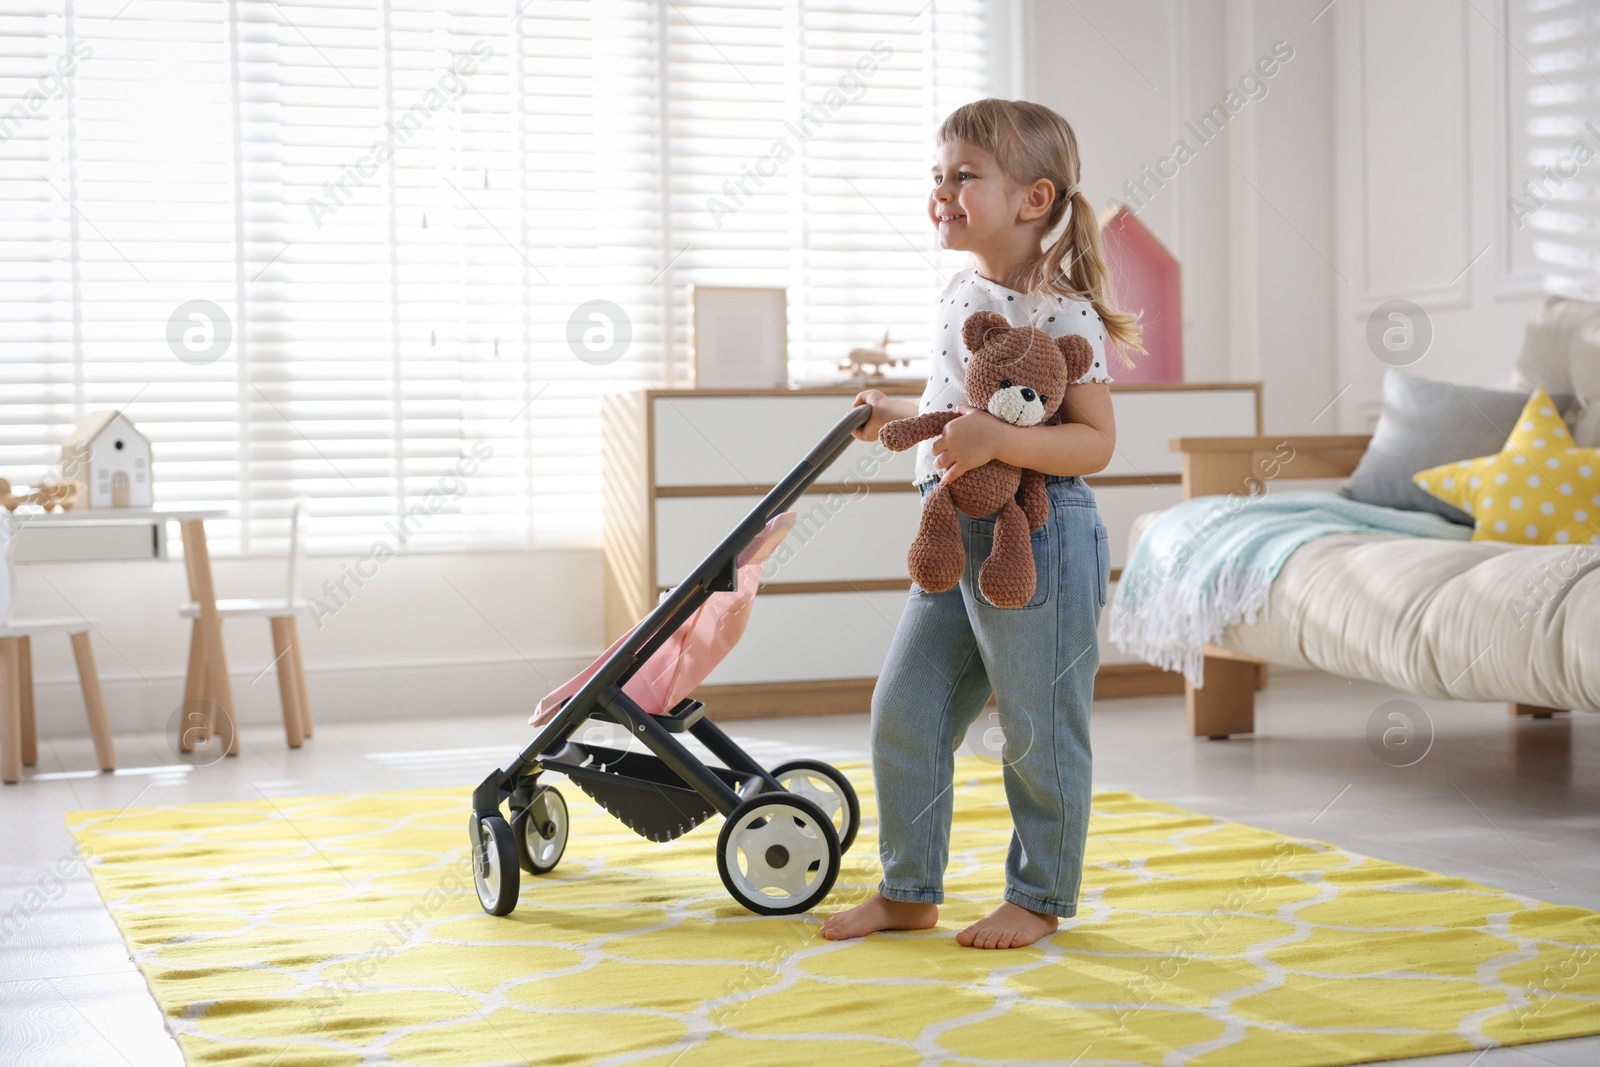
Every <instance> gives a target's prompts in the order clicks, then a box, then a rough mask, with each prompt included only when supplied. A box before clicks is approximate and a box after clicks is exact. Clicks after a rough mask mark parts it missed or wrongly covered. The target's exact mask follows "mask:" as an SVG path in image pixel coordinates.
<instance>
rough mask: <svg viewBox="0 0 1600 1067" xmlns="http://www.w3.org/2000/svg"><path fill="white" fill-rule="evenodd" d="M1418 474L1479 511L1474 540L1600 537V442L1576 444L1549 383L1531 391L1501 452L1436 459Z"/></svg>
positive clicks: (1428, 486)
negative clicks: (1437, 462)
mask: <svg viewBox="0 0 1600 1067" xmlns="http://www.w3.org/2000/svg"><path fill="white" fill-rule="evenodd" d="M1411 480H1412V481H1413V482H1415V483H1416V484H1417V486H1418V487H1419V488H1421V489H1423V490H1425V491H1426V492H1428V493H1431V494H1432V495H1433V496H1436V497H1438V498H1439V499H1440V500H1443V501H1444V502H1445V503H1447V504H1454V505H1455V506H1456V507H1458V508H1460V509H1461V510H1462V511H1465V512H1466V513H1467V514H1469V515H1471V516H1472V517H1473V520H1474V521H1475V522H1476V524H1477V525H1476V528H1475V529H1474V530H1473V531H1472V539H1473V540H1474V541H1512V542H1515V543H1517V544H1524V545H1528V544H1532V545H1562V544H1569V543H1579V544H1596V545H1600V449H1593V448H1575V447H1573V444H1572V435H1571V434H1570V433H1568V432H1567V425H1566V423H1564V422H1562V421H1561V413H1560V412H1559V411H1557V410H1556V405H1555V403H1554V402H1553V401H1552V400H1551V399H1550V394H1548V393H1546V392H1545V391H1544V390H1543V389H1536V390H1535V391H1534V394H1533V395H1532V396H1531V397H1529V398H1528V403H1527V406H1525V407H1524V408H1523V409H1522V415H1521V416H1520V417H1519V418H1518V419H1517V428H1516V429H1515V430H1513V431H1511V436H1510V437H1508V438H1506V443H1505V447H1504V448H1502V449H1501V450H1500V451H1499V452H1497V453H1495V454H1494V455H1492V456H1479V457H1477V458H1476V459H1463V460H1458V461H1456V462H1454V463H1446V464H1444V465H1443V466H1441V467H1430V468H1429V469H1427V470H1425V471H1418V472H1417V473H1416V474H1414V475H1412V476H1411Z"/></svg>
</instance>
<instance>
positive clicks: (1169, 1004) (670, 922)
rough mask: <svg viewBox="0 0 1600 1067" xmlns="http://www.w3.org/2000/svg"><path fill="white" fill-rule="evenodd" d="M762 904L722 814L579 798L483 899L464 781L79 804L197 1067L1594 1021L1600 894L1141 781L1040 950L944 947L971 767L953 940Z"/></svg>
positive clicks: (724, 1053)
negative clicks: (1257, 821)
mask: <svg viewBox="0 0 1600 1067" xmlns="http://www.w3.org/2000/svg"><path fill="white" fill-rule="evenodd" d="M851 777H852V779H853V780H854V781H855V783H856V784H857V786H858V788H859V789H860V791H861V793H862V809H863V816H864V817H866V819H867V823H866V826H865V827H864V828H863V830H862V833H861V839H860V841H859V842H858V843H857V844H856V846H855V847H854V849H852V851H851V853H850V855H849V856H847V857H846V862H845V868H844V871H843V872H842V874H841V877H840V880H839V883H838V887H837V888H836V889H835V890H834V893H833V896H832V897H831V898H830V899H829V900H828V901H827V902H826V903H825V904H824V905H823V906H822V907H820V908H819V909H817V912H816V913H814V914H812V915H808V916H800V917H789V918H761V917H758V916H754V915H752V914H750V913H749V912H747V911H745V910H744V909H742V908H740V907H739V906H738V905H736V904H735V903H734V902H733V900H732V899H731V898H730V897H728V895H727V894H726V892H725V891H724V890H723V888H722V884H721V882H720V881H719V880H718V878H717V874H716V864H715V861H714V858H713V846H714V843H715V840H716V831H717V829H718V827H719V825H720V824H719V823H718V822H717V821H716V820H713V821H712V822H711V823H709V824H707V825H706V826H702V827H701V828H700V829H698V830H696V831H695V832H694V833H692V834H690V835H689V836H687V837H685V838H683V839H681V840H679V841H677V842H674V843H671V844H666V845H655V844H651V843H649V842H646V841H644V840H642V839H640V838H638V837H635V836H634V835H633V834H632V833H630V832H629V831H627V830H625V829H623V828H622V827H621V826H620V825H619V824H618V823H617V822H616V821H614V820H613V819H612V818H611V817H610V816H609V815H606V814H605V813H604V812H603V811H600V810H599V809H598V808H596V807H595V806H594V805H593V804H591V803H589V802H588V800H587V798H585V797H584V796H583V795H582V794H581V793H579V792H578V790H577V789H575V788H571V787H564V788H563V792H564V793H565V794H566V797H567V800H568V803H569V805H570V806H571V814H572V838H571V843H570V845H569V846H568V848H567V854H566V858H565V859H564V860H563V861H562V863H561V866H560V867H559V868H557V870H556V871H555V872H554V873H553V874H551V875H547V876H545V877H543V878H539V879H533V878H527V877H525V878H524V881H523V890H522V901H521V903H520V904H519V905H518V907H517V910H516V912H515V913H513V915H512V916H511V917H509V918H506V919H494V918H490V917H488V916H486V915H484V914H483V913H482V911H481V910H480V909H479V907H478V902H477V898H476V896H475V895H474V893H473V889H472V879H471V876H470V868H469V866H468V864H467V860H466V854H467V835H466V822H467V820H466V813H467V792H466V791H465V790H418V791H412V792H399V793H377V794H365V795H353V796H332V797H307V798H300V799H294V800H273V801H267V800H261V801H254V802H248V803H238V804H203V805H186V806H180V807H166V808H145V809H133V810H129V811H124V812H122V813H120V814H118V813H116V812H112V811H104V812H78V813H74V814H73V815H71V816H69V822H70V824H71V826H72V829H73V831H74V833H75V834H76V835H77V837H78V840H79V841H80V842H81V844H82V846H83V849H84V851H85V853H86V854H87V855H89V856H90V857H91V860H90V867H91V869H92V871H93V873H94V878H95V881H96V883H97V884H98V886H99V889H100V893H101V895H102V896H103V897H104V899H105V901H106V903H107V905H108V906H109V907H110V909H111V913H112V915H113V916H114V917H115V919H116V921H117V923H118V925H119V926H120V927H121V929H122V932H123V934H124V936H125V937H126V938H127V942H128V947H129V951H130V952H131V953H132V955H133V958H134V960H135V961H136V962H137V963H138V965H139V967H140V969H141V970H142V971H143V972H144V974H145V976H146V977H147V979H148V980H149V983H150V988H151V989H152V990H153V991H154V993H155V996H156V999H157V1001H158V1002H159V1004H160V1006H161V1009H162V1011H163V1012H164V1013H165V1015H166V1018H167V1022H168V1025H169V1026H170V1027H171V1029H172V1030H173V1032H174V1033H175V1034H176V1035H177V1040H178V1042H179V1044H180V1045H181V1046H182V1049H183V1052H184V1055H185V1057H187V1060H188V1062H189V1063H190V1064H212V1063H227V1064H238V1065H250V1067H310V1065H317V1067H325V1065H330V1067H331V1065H345V1064H372V1063H384V1064H388V1063H396V1064H426V1065H434V1064H439V1065H445V1064H451V1065H455V1064H579V1063H584V1064H587V1063H599V1064H616V1065H621V1064H630V1065H640V1067H668V1065H674V1067H694V1065H712V1064H716V1065H719V1067H720V1065H722V1064H727V1063H748V1064H797V1065H798V1064H804V1065H806V1067H812V1065H816V1064H824V1065H828V1067H844V1065H847V1064H860V1065H864V1067H882V1065H900V1064H904V1065H907V1067H910V1065H914V1064H922V1063H964V1064H985V1065H998V1064H1011V1063H1018V1062H1023V1061H1026V1062H1028V1063H1032V1064H1043V1063H1060V1064H1074V1065H1077V1067H1090V1065H1094V1064H1153V1065H1154V1064H1163V1065H1174V1064H1187V1065H1193V1067H1200V1065H1205V1064H1217V1065H1229V1067H1235V1065H1254V1064H1259V1065H1262V1067H1293V1065H1297V1064H1308V1065H1309V1064H1326V1065H1332V1064H1345V1063H1359V1062H1365V1061H1371V1060H1380V1059H1389V1058H1395V1057H1402V1056H1419V1055H1426V1054H1430V1053H1443V1052H1455V1051H1462V1050H1466V1049H1471V1048H1473V1047H1481V1046H1488V1045H1493V1044H1519V1043H1523V1042H1529V1041H1542V1040H1549V1039H1551V1038H1558V1037H1573V1036H1578V1035H1582V1034H1593V1033H1596V1032H1600V959H1597V958H1596V957H1597V955H1600V914H1596V913H1594V912H1589V911H1585V910H1583V909H1581V908H1574V907H1557V906H1552V905H1547V904H1541V903H1539V902H1536V901H1533V900H1530V899H1528V898H1526V897H1520V896H1517V895H1514V894H1511V893H1503V892H1500V891H1498V890H1493V889H1488V888H1485V887H1483V886H1481V885H1476V884H1474V883H1472V882H1467V881H1463V880H1461V879H1457V878H1446V877H1443V876H1441V875H1438V874H1433V873H1430V872H1428V871H1423V870H1417V869H1414V868H1409V867H1402V866H1398V865H1396V864H1392V863H1385V862H1382V861H1379V860H1374V859H1368V858H1366V857H1363V856H1358V855H1355V854H1352V853H1349V852H1345V851H1343V850H1341V849H1337V848H1334V847H1332V846H1330V845H1326V844H1322V843H1319V842H1316V841H1308V840H1300V839H1291V838H1286V837H1282V836H1279V835H1277V834H1272V833H1267V832H1265V831H1262V830H1255V829H1251V828H1250V827H1246V826H1241V825H1239V824H1237V823H1230V822H1227V821H1225V820H1222V819H1213V818H1209V817H1207V816H1204V815H1196V814H1193V813H1191V812H1187V811H1183V810H1181V809H1178V808H1174V807H1170V806H1168V805H1165V804H1158V803H1153V802H1151V801H1148V800H1143V799H1141V798H1139V797H1136V796H1131V795H1128V794H1125V793H1100V794H1097V795H1096V797H1095V803H1094V820H1093V825H1092V828H1091V832H1090V837H1089V852H1088V859H1087V869H1086V871H1085V878H1084V891H1083V895H1082V905H1081V907H1080V911H1079V914H1078V917H1077V918H1076V919H1075V920H1071V921H1068V922H1066V923H1064V924H1063V927H1062V930H1061V932H1060V933H1058V934H1057V935H1056V936H1055V937H1054V938H1053V939H1051V940H1050V941H1049V942H1048V943H1046V944H1045V945H1044V946H1042V947H1041V946H1033V947H1031V948H1027V949H1021V950H1014V951H1011V952H980V951H976V950H972V949H963V948H960V947H959V946H957V945H956V944H955V942H954V940H952V935H953V933H954V932H955V931H956V930H958V929H960V928H961V926H963V925H965V924H966V923H968V922H970V921H972V920H973V919H975V918H977V917H978V916H979V915H981V914H982V913H983V912H984V911H986V910H987V909H988V907H989V906H990V905H991V904H992V902H993V901H994V900H995V899H996V898H997V897H998V896H999V893H1000V890H1001V881H1002V872H1001V865H1002V863H1003V861H1004V856H1005V849H1006V842H1007V838H1008V834H1009V830H1010V821H1009V817H1008V815H1007V811H1006V807H1005V796H1004V792H1003V790H1002V788H1001V784H1000V774H999V771H998V769H997V768H995V767H993V766H991V765H990V764H987V763H983V762H979V761H976V760H971V759H968V760H966V761H964V762H963V763H961V764H960V765H959V766H958V773H957V783H958V792H957V796H956V828H955V834H954V838H953V840H952V842H951V849H952V858H951V864H950V872H949V878H948V881H947V885H946V889H947V892H948V893H949V894H950V900H949V901H947V903H946V905H945V908H944V910H943V915H942V919H943V921H942V923H941V925H940V927H939V928H938V929H936V930H933V931H929V932H927V933H919V934H901V935H878V936H874V937H871V938H868V939H866V940H865V941H853V942H829V941H824V940H822V939H821V938H820V937H819V936H818V934H817V926H818V924H819V923H820V921H821V919H820V916H822V915H825V914H827V913H829V912H832V911H834V910H835V909H836V908H837V907H839V906H841V905H843V904H847V903H849V902H851V901H853V900H859V899H861V898H862V897H863V896H864V895H865V894H866V893H867V892H868V891H869V890H870V889H871V887H872V886H873V885H874V883H875V881H876V878H877V874H878V870H877V862H876V842H875V840H874V838H873V832H872V830H873V823H872V821H871V816H872V814H873V811H874V809H873V805H872V798H871V791H870V785H871V775H870V774H869V773H868V772H867V770H866V769H864V768H859V767H857V768H853V769H852V771H851Z"/></svg>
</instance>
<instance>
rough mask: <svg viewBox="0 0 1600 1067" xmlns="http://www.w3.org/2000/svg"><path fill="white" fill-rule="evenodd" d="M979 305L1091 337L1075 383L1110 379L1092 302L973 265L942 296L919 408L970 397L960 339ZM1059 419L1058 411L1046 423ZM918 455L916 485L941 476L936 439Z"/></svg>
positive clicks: (1057, 331)
mask: <svg viewBox="0 0 1600 1067" xmlns="http://www.w3.org/2000/svg"><path fill="white" fill-rule="evenodd" d="M979 311H996V312H999V313H1000V314H1002V315H1004V316H1005V317H1006V321H1008V322H1010V323H1011V325H1013V326H1028V325H1032V326H1035V327H1037V328H1038V329H1039V330H1041V331H1043V332H1044V333H1047V334H1049V335H1050V336H1051V337H1065V336H1067V335H1068V334H1074V333H1075V334H1079V335H1081V336H1083V337H1085V338H1087V339H1088V341H1089V345H1090V347H1091V348H1093V349H1094V362H1093V364H1092V365H1091V366H1090V367H1089V371H1088V373H1086V374H1085V375H1084V376H1083V377H1082V378H1079V379H1078V380H1077V381H1076V382H1073V383H1071V384H1073V385H1081V384H1083V383H1085V382H1109V381H1111V380H1112V378H1111V375H1110V374H1109V373H1107V370H1106V330H1105V324H1104V323H1102V322H1101V321H1100V316H1099V314H1098V313H1097V312H1096V311H1095V309H1094V307H1093V306H1092V305H1090V304H1089V303H1088V302H1086V301H1082V300H1074V299H1073V298H1071V297H1066V296H1059V295H1057V294H1054V293H1051V294H1046V295H1044V296H1033V297H1029V296H1027V295H1025V294H1023V293H1019V292H1017V291H1016V290H1015V289H1007V288H1006V287H1005V286H1003V285H999V284H997V283H995V282H991V281H989V280H988V279H987V278H983V277H980V276H979V275H978V272H977V270H976V269H974V268H971V267H969V268H967V269H966V270H964V271H962V272H961V273H959V274H957V275H956V276H955V277H954V278H951V279H950V284H949V285H947V286H945V290H944V292H943V293H942V294H940V296H939V307H938V310H937V312H936V313H935V315H934V324H933V351H932V362H931V364H930V365H931V367H932V373H931V374H929V375H928V383H927V385H925V386H924V387H923V389H922V400H921V401H920V402H919V403H918V405H917V413H918V414H924V413H926V412H929V411H953V410H955V408H956V406H957V405H958V404H965V403H966V402H967V393H966V383H967V361H968V360H969V359H971V358H972V353H971V352H968V351H967V346H966V344H965V343H964V342H963V341H962V340H961V326H962V324H963V323H965V322H966V321H967V318H968V316H970V315H972V314H974V313H976V312H979ZM1059 421H1060V416H1059V414H1057V415H1055V416H1052V417H1051V418H1050V419H1049V420H1048V422H1047V425H1048V424H1049V423H1055V422H1059ZM916 458H917V463H916V474H915V476H914V477H913V479H912V483H913V484H914V485H921V484H922V483H923V482H926V481H930V480H933V479H936V478H938V477H939V468H938V467H936V466H935V465H934V462H933V441H932V440H928V441H923V442H921V443H920V444H918V445H917V457H916Z"/></svg>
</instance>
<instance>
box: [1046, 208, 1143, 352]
mask: <svg viewBox="0 0 1600 1067" xmlns="http://www.w3.org/2000/svg"><path fill="white" fill-rule="evenodd" d="M1068 193H1069V195H1068V196H1067V198H1066V210H1067V212H1068V215H1067V225H1066V227H1065V228H1064V229H1063V230H1062V231H1061V236H1059V237H1057V238H1056V240H1055V243H1054V244H1052V245H1051V246H1050V248H1049V249H1048V250H1047V251H1046V252H1045V254H1044V258H1043V259H1041V260H1040V262H1039V270H1038V272H1037V278H1036V279H1030V281H1035V282H1036V284H1037V285H1039V287H1041V288H1045V287H1047V288H1049V289H1053V290H1055V291H1056V292H1059V293H1062V294H1064V295H1067V296H1074V297H1077V298H1079V299H1081V300H1087V301H1088V302H1089V303H1090V304H1092V305H1093V306H1094V310H1095V312H1096V314H1098V315H1099V316H1100V321H1101V322H1103V323H1104V324H1105V327H1106V340H1108V341H1110V342H1111V343H1112V344H1114V345H1115V346H1116V348H1117V352H1118V354H1119V355H1120V356H1121V357H1122V363H1123V365H1124V366H1127V367H1131V366H1133V360H1131V359H1129V358H1128V355H1127V350H1128V349H1133V350H1134V351H1135V352H1143V351H1144V346H1143V345H1142V344H1140V343H1139V334H1140V332H1141V330H1140V327H1139V317H1138V316H1137V315H1135V314H1133V313H1131V312H1127V311H1123V310H1122V309H1121V308H1119V307H1117V306H1116V304H1115V303H1114V302H1113V300H1112V296H1111V293H1110V292H1109V290H1110V288H1111V271H1110V269H1109V268H1108V267H1107V266H1106V261H1105V256H1104V255H1103V254H1102V253H1101V250H1100V221H1099V220H1098V219H1097V218H1095V215H1094V209H1093V208H1091V207H1090V206H1089V200H1088V198H1087V197H1085V196H1084V195H1083V193H1082V191H1081V190H1079V188H1078V187H1077V185H1076V184H1074V185H1072V186H1070V187H1069V190H1068Z"/></svg>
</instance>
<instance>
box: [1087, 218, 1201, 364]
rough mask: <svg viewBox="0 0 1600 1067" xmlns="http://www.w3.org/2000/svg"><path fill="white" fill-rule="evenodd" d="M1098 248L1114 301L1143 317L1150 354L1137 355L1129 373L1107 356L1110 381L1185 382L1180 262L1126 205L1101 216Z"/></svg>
mask: <svg viewBox="0 0 1600 1067" xmlns="http://www.w3.org/2000/svg"><path fill="white" fill-rule="evenodd" d="M1100 243H1101V245H1102V247H1103V249H1104V252H1105V257H1106V265H1107V266H1109V267H1110V268H1111V293H1112V299H1113V300H1114V301H1115V302H1116V303H1117V304H1118V305H1119V306H1120V307H1123V308H1126V309H1127V310H1129V311H1137V312H1139V313H1140V322H1141V323H1142V324H1143V326H1144V335H1143V341H1144V346H1145V349H1146V353H1145V354H1144V355H1142V356H1141V355H1138V354H1137V353H1135V354H1134V355H1133V360H1134V364H1135V365H1134V366H1133V367H1131V368H1130V367H1128V366H1126V365H1125V364H1123V363H1122V361H1121V359H1120V358H1109V357H1108V359H1107V362H1108V363H1109V364H1110V370H1111V377H1113V378H1115V379H1116V380H1117V381H1119V382H1181V381H1183V293H1182V289H1181V288H1180V283H1179V279H1178V261H1177V260H1176V259H1175V258H1173V255H1172V253H1171V252H1168V251H1167V249H1166V246H1165V245H1163V244H1162V243H1161V242H1160V241H1158V240H1156V237H1155V234H1153V233H1151V232H1150V231H1149V230H1148V229H1146V228H1145V225H1144V223H1142V222H1140V221H1139V218H1138V216H1137V215H1135V214H1134V213H1133V212H1132V211H1130V210H1128V205H1126V204H1112V205H1111V206H1110V207H1108V208H1106V209H1105V210H1104V211H1103V212H1101V213H1100Z"/></svg>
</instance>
